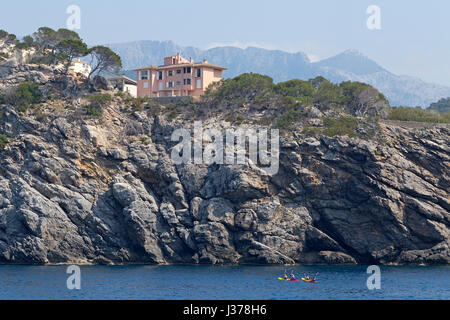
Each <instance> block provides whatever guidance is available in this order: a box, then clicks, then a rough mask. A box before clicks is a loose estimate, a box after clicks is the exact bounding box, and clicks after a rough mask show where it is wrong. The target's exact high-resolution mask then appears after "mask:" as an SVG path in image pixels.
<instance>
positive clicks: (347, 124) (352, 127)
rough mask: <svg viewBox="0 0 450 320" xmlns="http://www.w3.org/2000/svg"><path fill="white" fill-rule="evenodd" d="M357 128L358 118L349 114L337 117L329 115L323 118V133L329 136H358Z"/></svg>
mask: <svg viewBox="0 0 450 320" xmlns="http://www.w3.org/2000/svg"><path fill="white" fill-rule="evenodd" d="M357 128H358V120H357V119H356V118H355V117H351V116H348V117H341V118H337V119H336V118H332V117H327V118H324V119H323V134H324V135H326V136H328V137H334V136H349V137H352V136H357V135H358V134H357V132H356V129H357Z"/></svg>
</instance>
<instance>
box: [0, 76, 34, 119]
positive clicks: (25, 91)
mask: <svg viewBox="0 0 450 320" xmlns="http://www.w3.org/2000/svg"><path fill="white" fill-rule="evenodd" d="M6 100H8V101H7V102H9V103H11V104H12V105H13V106H14V107H15V108H16V109H17V110H18V111H19V112H25V111H27V110H28V109H29V108H30V107H31V106H33V105H35V104H38V103H39V102H41V101H42V92H41V90H40V89H39V86H38V85H37V84H36V83H34V82H28V81H27V82H22V83H21V84H20V85H19V86H18V87H17V88H16V90H15V91H14V93H13V94H12V95H11V96H9V97H8V98H7V99H6Z"/></svg>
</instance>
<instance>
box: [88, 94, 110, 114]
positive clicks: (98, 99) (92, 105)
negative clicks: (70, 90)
mask: <svg viewBox="0 0 450 320" xmlns="http://www.w3.org/2000/svg"><path fill="white" fill-rule="evenodd" d="M86 98H87V99H88V101H89V105H87V106H86V113H87V114H88V115H90V116H93V117H100V116H101V115H102V114H103V109H104V108H105V107H106V106H107V105H108V104H109V103H110V102H111V100H112V97H111V95H109V94H107V93H105V94H91V95H89V96H87V97H86Z"/></svg>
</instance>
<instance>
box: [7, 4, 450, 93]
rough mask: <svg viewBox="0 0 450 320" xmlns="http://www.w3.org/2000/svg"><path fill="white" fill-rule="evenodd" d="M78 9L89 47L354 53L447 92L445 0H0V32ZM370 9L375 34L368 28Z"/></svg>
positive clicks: (449, 25) (53, 21) (32, 26)
mask: <svg viewBox="0 0 450 320" xmlns="http://www.w3.org/2000/svg"><path fill="white" fill-rule="evenodd" d="M69 5H77V6H79V7H80V9H81V29H80V30H76V31H78V32H79V33H80V34H81V35H82V37H83V39H84V40H85V41H86V42H87V43H88V44H91V45H92V44H101V43H114V42H127V41H135V40H173V41H174V42H175V43H177V44H180V45H183V46H187V45H191V46H196V47H200V48H208V47H211V46H215V45H236V46H241V47H245V46H249V45H250V46H258V47H264V48H268V49H280V50H286V51H290V52H296V51H303V52H305V53H307V54H308V55H309V56H310V57H312V58H313V59H323V58H327V57H329V56H332V55H335V54H337V53H340V52H342V51H344V50H346V49H357V50H359V51H361V52H362V53H363V54H365V55H367V56H368V57H370V58H371V59H373V60H375V61H377V62H378V63H379V64H380V65H382V66H383V67H385V68H386V69H388V70H389V71H391V72H393V73H396V74H406V75H411V76H417V77H420V78H422V79H423V80H426V81H429V82H435V83H440V84H445V85H449V86H450V19H449V18H448V16H449V15H450V1H448V0H427V1H415V0H395V1H392V0H390V1H389V0H370V1H366V0H340V1H336V0H315V1H311V0H308V1H303V0H276V1H275V0H271V1H269V0H220V1H219V0H171V1H166V0H127V1H123V0H120V1H117V0H70V1H64V0H39V1H34V0H28V1H24V0H0V29H5V30H7V31H8V32H10V33H14V34H16V35H18V36H24V35H27V34H31V33H32V32H34V31H35V30H36V29H37V28H38V27H41V26H49V27H52V28H59V27H65V26H66V20H67V18H68V17H69V15H68V14H67V13H66V9H67V7H68V6H69ZM369 5H377V6H378V7H379V8H380V9H381V30H369V29H368V28H367V26H366V21H367V19H368V17H369V15H368V14H367V13H366V9H367V7H368V6H369Z"/></svg>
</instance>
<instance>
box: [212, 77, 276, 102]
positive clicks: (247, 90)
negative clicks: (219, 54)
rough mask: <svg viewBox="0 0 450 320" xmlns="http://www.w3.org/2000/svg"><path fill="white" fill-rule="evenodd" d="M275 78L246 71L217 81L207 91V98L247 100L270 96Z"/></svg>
mask: <svg viewBox="0 0 450 320" xmlns="http://www.w3.org/2000/svg"><path fill="white" fill-rule="evenodd" d="M273 86H274V84H273V79H272V78H271V77H269V76H264V75H260V74H257V73H244V74H241V75H239V76H237V77H234V78H231V79H226V80H223V81H221V82H219V83H215V84H214V85H213V86H211V87H210V88H208V90H207V91H206V93H205V96H206V98H208V97H209V98H217V99H220V100H228V101H236V100H239V101H241V100H242V102H245V100H251V99H257V98H259V99H261V97H262V96H265V97H269V96H270V95H271V94H272V90H273Z"/></svg>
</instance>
